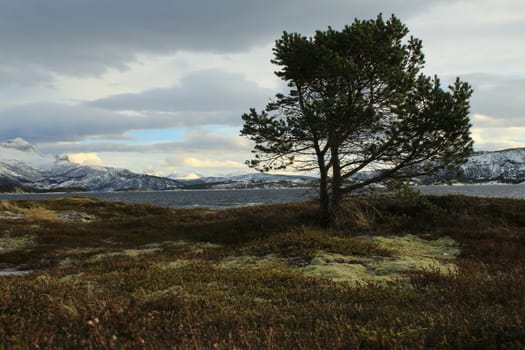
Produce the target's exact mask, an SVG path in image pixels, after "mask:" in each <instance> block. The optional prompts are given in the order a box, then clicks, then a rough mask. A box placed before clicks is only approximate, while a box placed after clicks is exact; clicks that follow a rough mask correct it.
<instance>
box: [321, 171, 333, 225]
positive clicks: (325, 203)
mask: <svg viewBox="0 0 525 350" xmlns="http://www.w3.org/2000/svg"><path fill="white" fill-rule="evenodd" d="M320 170H321V169H320ZM320 173H321V176H320V181H319V200H320V208H319V223H320V224H321V227H329V226H330V222H331V217H330V197H329V195H328V171H327V170H326V169H322V170H321V172H320Z"/></svg>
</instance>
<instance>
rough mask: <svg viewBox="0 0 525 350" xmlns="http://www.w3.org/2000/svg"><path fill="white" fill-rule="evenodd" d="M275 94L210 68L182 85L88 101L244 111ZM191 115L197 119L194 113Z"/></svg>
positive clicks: (148, 107) (161, 109) (150, 108)
mask: <svg viewBox="0 0 525 350" xmlns="http://www.w3.org/2000/svg"><path fill="white" fill-rule="evenodd" d="M273 94H274V92H273V91H271V90H269V89H264V88H261V87H259V86H258V85H257V84H256V83H254V82H251V81H248V80H246V79H245V78H243V77H242V75H240V74H234V73H226V72H222V71H219V70H207V71H199V72H194V73H191V74H189V75H187V76H186V77H184V79H183V80H182V81H181V84H180V85H179V86H174V87H171V88H162V89H153V90H148V91H144V92H142V93H136V94H120V95H114V96H110V97H107V98H103V99H99V100H95V101H92V102H89V103H88V105H90V106H95V107H100V108H106V109H112V110H135V111H157V112H192V113H194V114H196V113H195V112H208V113H212V112H213V113H215V114H216V113H217V112H219V114H220V112H228V111H235V112H239V111H243V110H245V109H247V108H248V107H249V106H252V105H254V104H258V105H261V106H264V105H265V104H266V103H267V102H268V100H269V99H270V97H271V96H272V95H273ZM189 117H190V118H188V119H189V120H193V121H194V122H195V118H194V116H191V115H190V116H189ZM235 118H236V119H237V121H238V120H239V118H240V117H239V115H238V114H237V115H236V117H235ZM199 122H203V121H202V120H200V121H199Z"/></svg>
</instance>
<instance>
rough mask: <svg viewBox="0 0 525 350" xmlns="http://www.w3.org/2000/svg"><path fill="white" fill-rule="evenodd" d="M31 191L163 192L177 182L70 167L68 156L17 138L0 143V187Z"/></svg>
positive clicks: (112, 170) (111, 170)
mask: <svg viewBox="0 0 525 350" xmlns="http://www.w3.org/2000/svg"><path fill="white" fill-rule="evenodd" d="M2 186H7V188H8V190H9V189H11V190H12V189H13V188H14V187H16V186H19V187H22V188H24V189H28V190H29V189H31V190H43V191H47V190H61V189H79V190H89V191H123V190H166V189H175V188H178V187H179V182H178V181H174V180H170V179H165V178H160V177H155V176H148V175H143V174H135V173H133V172H131V171H129V170H127V169H117V168H111V167H101V166H87V165H80V164H76V163H72V162H71V161H70V160H69V158H68V157H67V155H61V156H56V157H55V156H50V155H44V154H42V153H41V152H40V151H39V150H38V149H37V148H36V147H35V146H33V145H32V144H30V143H29V142H26V141H25V140H23V139H20V138H17V139H14V140H8V141H5V142H3V143H0V187H2Z"/></svg>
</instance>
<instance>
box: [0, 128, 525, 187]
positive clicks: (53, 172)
mask: <svg viewBox="0 0 525 350" xmlns="http://www.w3.org/2000/svg"><path fill="white" fill-rule="evenodd" d="M438 180H439V178H436V177H432V178H428V179H427V181H424V182H430V183H434V182H436V181H438ZM460 181H462V182H467V183H483V182H503V183H520V182H525V148H516V149H508V150H503V151H495V152H476V153H474V154H473V155H472V156H471V157H470V158H469V159H468V161H467V162H466V163H465V164H464V165H463V166H462V168H461V177H460ZM315 183H316V178H313V177H308V176H289V175H272V174H262V173H256V174H248V175H236V176H227V177H202V178H199V179H194V180H180V179H179V180H177V179H173V178H164V177H157V176H150V175H144V174H137V173H133V172H131V171H129V170H127V169H117V168H111V167H101V166H88V165H79V164H75V163H72V162H70V161H69V159H68V158H67V157H66V156H57V157H53V156H49V155H45V154H42V153H41V152H40V151H39V150H38V149H37V148H36V147H35V146H34V145H32V144H30V143H28V142H26V141H24V140H22V139H20V138H17V139H14V140H9V141H5V142H3V143H0V191H12V190H14V189H17V188H22V189H26V190H29V189H33V190H42V191H50V190H66V189H78V190H87V191H122V190H167V189H207V188H208V189H241V188H285V187H287V188H289V187H307V186H313V185H314V184H315Z"/></svg>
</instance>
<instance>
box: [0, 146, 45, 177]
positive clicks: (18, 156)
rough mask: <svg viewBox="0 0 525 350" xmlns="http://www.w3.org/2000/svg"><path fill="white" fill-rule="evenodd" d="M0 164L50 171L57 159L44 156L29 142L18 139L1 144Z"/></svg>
mask: <svg viewBox="0 0 525 350" xmlns="http://www.w3.org/2000/svg"><path fill="white" fill-rule="evenodd" d="M0 162H1V163H4V164H10V165H16V164H23V166H26V167H27V166H29V167H32V168H34V169H38V170H48V169H50V168H52V167H53V166H54V165H55V157H53V156H48V155H44V154H42V153H41V152H40V150H38V148H36V147H35V146H34V145H32V144H30V143H29V142H27V141H25V140H23V139H21V138H16V139H13V140H7V141H5V142H2V143H0Z"/></svg>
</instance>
